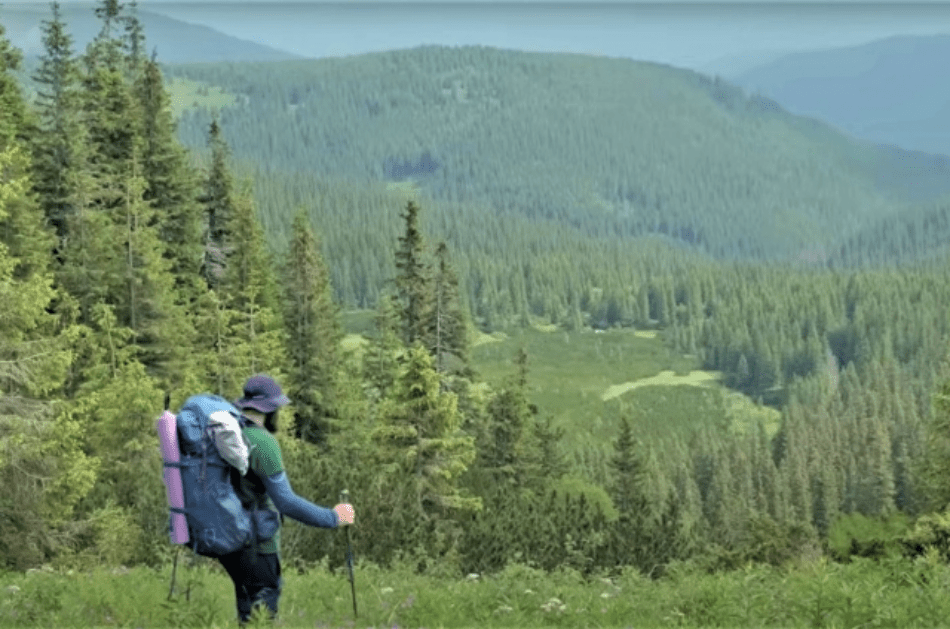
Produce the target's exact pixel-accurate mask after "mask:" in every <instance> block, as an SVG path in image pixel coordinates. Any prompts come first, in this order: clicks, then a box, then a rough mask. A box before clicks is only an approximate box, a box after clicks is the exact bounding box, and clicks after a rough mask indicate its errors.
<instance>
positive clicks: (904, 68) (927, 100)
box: [730, 35, 950, 154]
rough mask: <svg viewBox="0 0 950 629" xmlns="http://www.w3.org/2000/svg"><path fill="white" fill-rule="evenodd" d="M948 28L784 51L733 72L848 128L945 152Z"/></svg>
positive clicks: (949, 130)
mask: <svg viewBox="0 0 950 629" xmlns="http://www.w3.org/2000/svg"><path fill="white" fill-rule="evenodd" d="M948 57H950V35H932V36H900V37H891V38H888V39H884V40H879V41H874V42H871V43H868V44H864V45H861V46H852V47H848V48H836V49H832V50H816V51H811V52H805V53H796V54H791V55H787V56H784V57H781V58H779V59H776V60H774V61H772V62H770V63H766V64H764V65H761V66H759V67H757V68H754V69H751V70H748V71H745V72H742V73H740V74H738V75H736V76H734V77H730V78H731V79H732V80H734V81H735V82H736V83H737V84H739V85H741V86H743V87H745V88H747V89H749V90H753V91H759V92H761V93H763V94H766V95H768V96H769V97H771V98H774V99H775V100H777V101H779V102H780V103H782V105H783V106H784V107H787V108H788V109H789V110H790V111H793V112H795V113H799V114H803V115H809V116H816V117H818V118H821V119H822V120H826V121H828V122H829V123H831V124H833V125H835V126H836V127H838V128H840V129H843V130H845V131H846V132H847V133H851V134H854V135H856V136H858V137H862V138H867V139H869V140H873V141H875V142H880V143H885V144H893V145H896V146H901V147H903V148H907V149H916V150H920V151H928V152H931V153H939V154H948V153H950V107H948V103H950V85H948V84H947V82H946V81H940V80H934V79H935V77H939V76H942V75H943V74H944V73H945V71H946V63H947V58H948Z"/></svg>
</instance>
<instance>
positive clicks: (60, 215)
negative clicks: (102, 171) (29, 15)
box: [33, 2, 84, 262]
mask: <svg viewBox="0 0 950 629" xmlns="http://www.w3.org/2000/svg"><path fill="white" fill-rule="evenodd" d="M43 46H44V53H43V56H42V57H41V58H40V65H39V68H38V70H37V71H36V73H35V74H34V75H33V80H34V81H35V82H36V84H37V86H38V89H37V97H36V109H37V113H38V116H39V131H38V133H37V138H36V142H35V143H34V145H33V146H34V149H33V167H34V173H35V174H34V177H33V179H34V189H35V190H36V192H37V193H38V195H39V200H40V204H41V206H42V207H43V211H44V214H45V216H46V220H47V222H48V224H49V225H50V226H51V227H52V228H53V230H54V232H55V235H56V249H57V253H58V255H57V257H58V258H59V260H60V262H62V261H63V255H64V254H63V247H64V242H65V240H66V238H67V237H68V231H67V227H66V224H67V221H68V217H69V216H70V214H71V213H72V211H73V208H72V205H71V202H70V199H71V197H72V195H73V189H72V186H71V185H70V175H71V174H73V171H74V170H76V169H80V168H82V165H81V164H78V163H77V160H78V158H79V156H80V155H81V154H82V144H83V143H84V137H83V131H84V129H83V125H82V124H81V119H80V116H81V114H80V92H79V80H80V76H79V67H78V65H77V63H76V60H75V58H74V56H73V48H72V37H71V36H70V35H69V33H68V32H67V31H66V24H65V23H64V22H63V20H62V15H61V13H60V8H59V3H58V2H54V3H53V4H52V18H51V19H50V20H49V21H44V22H43Z"/></svg>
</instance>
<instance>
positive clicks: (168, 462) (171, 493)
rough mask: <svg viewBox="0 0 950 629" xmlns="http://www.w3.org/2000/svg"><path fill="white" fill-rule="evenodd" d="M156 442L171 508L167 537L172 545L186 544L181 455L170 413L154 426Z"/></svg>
mask: <svg viewBox="0 0 950 629" xmlns="http://www.w3.org/2000/svg"><path fill="white" fill-rule="evenodd" d="M155 428H156V429H157V430H158V440H159V442H160V443H161V450H162V460H163V461H164V465H163V472H162V476H163V478H164V480H165V490H166V493H167V494H168V506H169V507H170V508H171V530H170V531H169V536H170V537H171V541H172V543H173V544H187V543H188V523H187V522H186V521H185V514H184V509H185V492H184V488H183V487H182V482H181V468H179V467H178V463H180V461H181V454H180V453H179V451H178V424H177V421H176V420H175V416H174V415H173V414H172V413H171V412H170V411H165V412H164V413H162V416H161V417H159V418H158V422H156V424H155Z"/></svg>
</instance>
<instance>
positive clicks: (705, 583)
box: [0, 554, 950, 629]
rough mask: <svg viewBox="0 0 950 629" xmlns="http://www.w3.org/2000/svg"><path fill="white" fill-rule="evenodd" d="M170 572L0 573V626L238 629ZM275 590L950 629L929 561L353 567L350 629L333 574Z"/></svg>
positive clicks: (500, 622) (459, 605) (387, 616)
mask: <svg viewBox="0 0 950 629" xmlns="http://www.w3.org/2000/svg"><path fill="white" fill-rule="evenodd" d="M170 574H171V568H170V567H168V568H165V569H163V570H153V569H148V568H136V569H133V570H126V569H122V568H120V569H112V570H109V569H101V568H100V569H96V570H94V571H92V572H88V573H80V572H71V573H63V572H55V571H52V570H40V571H31V572H30V573H28V574H9V573H7V574H2V575H0V627H41V626H43V627H142V628H145V627H229V626H236V621H235V620H234V618H235V612H234V607H233V605H234V598H233V597H234V595H233V591H232V588H231V583H230V580H229V579H228V577H227V575H225V574H224V573H223V572H222V571H221V570H220V569H218V568H217V566H216V564H213V563H210V562H208V563H201V564H199V565H196V566H190V567H187V568H182V566H179V574H178V586H179V587H178V588H177V591H176V593H175V595H174V596H173V597H172V600H171V601H168V600H166V599H167V597H168V589H169V588H168V586H169V577H170ZM284 580H285V584H284V594H283V597H282V599H281V610H280V612H281V613H280V618H279V619H278V621H277V623H276V626H277V627H323V628H330V627H346V628H350V627H353V628H356V627H386V628H391V627H427V628H429V629H436V628H439V627H445V628H448V627H668V626H677V627H872V626H873V627H940V626H950V596H947V593H948V590H950V567H948V566H947V565H946V562H945V561H944V560H943V559H941V558H940V557H939V556H938V555H937V554H932V555H930V556H927V557H924V558H919V559H916V560H910V559H903V558H895V559H888V560H882V561H872V560H866V559H864V560H856V561H854V562H852V563H849V564H837V563H832V562H828V561H825V560H823V559H817V560H814V561H812V562H808V563H799V564H798V565H796V566H794V567H787V568H783V569H777V568H769V567H761V566H749V567H747V568H746V569H743V570H738V571H733V572H727V573H717V574H707V573H705V572H703V571H701V570H698V569H691V568H689V567H686V566H680V567H679V568H676V569H673V570H672V571H671V572H670V573H669V574H667V575H666V576H665V577H663V578H662V579H659V580H649V579H646V578H644V577H641V576H640V575H638V574H636V573H634V572H626V573H624V574H623V575H621V576H619V577H616V578H613V579H608V578H592V579H588V580H584V579H582V578H580V577H579V576H578V575H577V574H576V573H573V572H571V571H561V572H558V573H555V574H543V573H540V572H538V571H535V570H533V569H531V568H528V567H525V566H521V565H511V566H509V568H508V569H507V570H505V571H504V572H502V573H501V574H498V575H496V576H491V577H487V578H483V577H479V576H476V575H469V577H468V578H449V577H438V576H420V575H416V574H413V573H412V572H411V571H410V570H408V569H404V568H396V569H392V570H381V569H379V568H376V567H374V566H371V565H366V564H359V563H358V564H357V568H356V586H357V600H358V604H359V613H360V617H359V619H357V620H354V619H353V616H352V609H351V601H350V591H349V583H348V581H347V580H346V578H345V576H344V575H343V573H342V572H337V573H333V572H331V571H329V570H327V569H326V568H325V567H316V568H314V569H311V570H308V571H306V572H301V571H293V570H287V569H286V568H285V575H284ZM186 587H187V588H188V589H189V590H190V592H189V595H188V597H187V598H186V596H185V589H186ZM254 624H261V625H263V624H265V623H263V622H260V619H258V622H255V623H254Z"/></svg>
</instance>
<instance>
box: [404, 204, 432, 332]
mask: <svg viewBox="0 0 950 629" xmlns="http://www.w3.org/2000/svg"><path fill="white" fill-rule="evenodd" d="M401 216H402V219H403V220H404V221H405V231H404V232H403V235H402V236H400V237H399V248H398V249H397V250H396V270H397V275H396V291H397V295H398V296H399V300H400V303H401V305H402V340H403V342H404V343H405V344H406V346H412V345H413V344H414V343H415V342H416V341H420V342H425V339H426V329H425V325H426V319H427V317H428V314H429V312H430V308H431V292H430V288H429V285H430V279H429V273H430V268H429V264H428V262H427V261H426V252H425V241H424V237H423V234H422V231H421V228H420V226H419V206H418V205H416V203H415V202H414V201H411V200H410V201H409V202H407V203H406V211H405V213H404V214H402V215H401Z"/></svg>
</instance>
